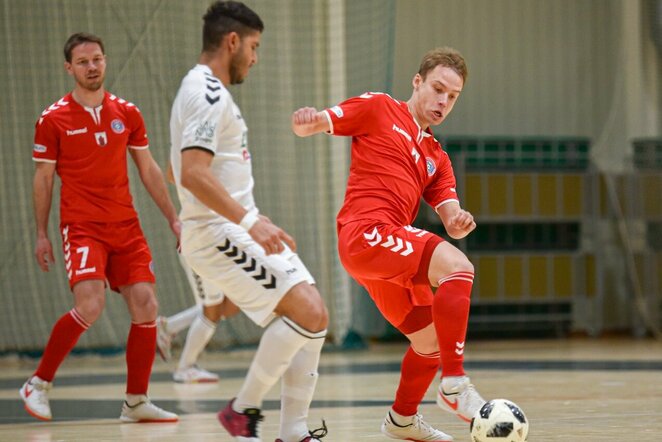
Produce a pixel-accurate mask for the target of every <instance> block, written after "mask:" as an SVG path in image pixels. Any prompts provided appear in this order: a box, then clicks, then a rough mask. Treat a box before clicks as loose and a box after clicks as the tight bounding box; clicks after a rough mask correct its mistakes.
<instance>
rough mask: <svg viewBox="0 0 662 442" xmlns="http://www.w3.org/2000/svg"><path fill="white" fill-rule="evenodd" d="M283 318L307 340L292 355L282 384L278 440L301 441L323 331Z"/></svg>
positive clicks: (306, 419)
mask: <svg viewBox="0 0 662 442" xmlns="http://www.w3.org/2000/svg"><path fill="white" fill-rule="evenodd" d="M283 320H284V321H285V322H286V323H287V324H288V325H289V326H290V327H292V328H293V329H295V330H297V331H298V332H299V333H300V334H302V335H305V336H307V337H308V341H307V342H306V343H305V344H304V345H303V347H301V349H300V350H299V351H298V352H297V353H296V354H295V355H294V358H293V359H292V362H291V364H290V366H289V367H288V368H287V370H285V373H284V374H283V381H282V383H281V394H280V402H281V411H280V436H279V437H280V439H281V440H284V441H288V440H297V441H299V440H304V438H305V437H306V436H309V433H308V431H309V430H308V411H309V409H310V403H311V402H312V400H313V394H314V393H315V386H316V385H317V378H318V377H319V374H318V372H317V367H318V365H319V361H320V353H321V352H322V346H323V345H324V339H325V338H326V330H322V331H321V332H317V333H312V332H309V331H308V330H305V329H303V328H301V327H299V326H298V325H297V324H295V323H294V322H292V321H290V320H289V319H287V318H283Z"/></svg>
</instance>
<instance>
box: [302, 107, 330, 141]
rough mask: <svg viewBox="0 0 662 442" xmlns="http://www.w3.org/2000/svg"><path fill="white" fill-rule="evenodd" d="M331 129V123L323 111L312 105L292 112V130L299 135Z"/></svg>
mask: <svg viewBox="0 0 662 442" xmlns="http://www.w3.org/2000/svg"><path fill="white" fill-rule="evenodd" d="M329 130H331V124H330V123H329V120H328V118H327V117H326V114H325V113H324V112H319V111H318V110H317V109H315V108H314V107H302V108H301V109H298V110H296V111H294V113H293V114H292V131H293V132H294V133H295V134H297V135H298V136H300V137H307V136H310V135H315V134H318V133H320V132H328V131H329Z"/></svg>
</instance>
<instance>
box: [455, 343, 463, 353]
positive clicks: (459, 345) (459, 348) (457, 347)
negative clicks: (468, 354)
mask: <svg viewBox="0 0 662 442" xmlns="http://www.w3.org/2000/svg"><path fill="white" fill-rule="evenodd" d="M455 353H456V354H457V355H458V356H462V355H463V354H464V341H462V342H456V343H455Z"/></svg>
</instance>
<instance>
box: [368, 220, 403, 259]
mask: <svg viewBox="0 0 662 442" xmlns="http://www.w3.org/2000/svg"><path fill="white" fill-rule="evenodd" d="M363 237H364V238H365V239H366V240H367V241H368V245H369V246H370V247H375V246H376V245H377V244H379V245H380V246H382V247H384V248H386V249H389V250H390V251H391V252H394V253H398V254H400V255H402V256H407V255H410V254H411V253H412V252H413V251H414V247H413V246H412V245H411V242H409V241H407V240H406V239H402V238H400V237H398V236H393V235H388V236H387V237H386V239H384V238H382V235H381V234H380V233H379V231H377V227H375V228H374V229H373V230H372V232H369V233H368V232H366V233H364V234H363Z"/></svg>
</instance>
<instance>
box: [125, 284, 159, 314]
mask: <svg viewBox="0 0 662 442" xmlns="http://www.w3.org/2000/svg"><path fill="white" fill-rule="evenodd" d="M131 305H132V307H133V308H132V310H133V311H134V313H135V314H137V315H138V316H140V317H141V318H143V319H145V320H148V319H147V318H152V317H153V318H156V316H157V315H158V311H159V302H158V301H157V300H156V296H155V295H154V292H149V291H145V292H138V293H136V294H135V295H134V296H133V299H132V300H131Z"/></svg>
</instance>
